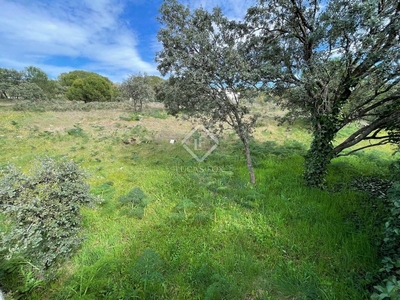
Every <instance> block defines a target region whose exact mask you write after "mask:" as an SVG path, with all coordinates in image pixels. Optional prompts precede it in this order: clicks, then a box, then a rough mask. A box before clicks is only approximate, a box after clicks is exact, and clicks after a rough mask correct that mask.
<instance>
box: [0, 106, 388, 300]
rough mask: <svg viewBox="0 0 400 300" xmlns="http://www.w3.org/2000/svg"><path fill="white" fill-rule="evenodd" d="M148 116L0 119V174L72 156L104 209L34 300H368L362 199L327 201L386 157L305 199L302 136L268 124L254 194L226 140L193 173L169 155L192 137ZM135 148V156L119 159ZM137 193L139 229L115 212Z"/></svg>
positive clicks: (367, 157)
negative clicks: (141, 210)
mask: <svg viewBox="0 0 400 300" xmlns="http://www.w3.org/2000/svg"><path fill="white" fill-rule="evenodd" d="M152 113H153V114H155V116H157V117H158V118H150V117H145V118H142V119H141V120H140V121H128V120H130V119H135V118H136V116H133V117H132V116H131V115H130V114H129V113H127V112H123V111H116V110H114V111H98V112H79V113H75V112H63V113H48V112H47V113H24V112H18V113H17V112H12V111H9V110H6V109H3V111H0V151H1V153H2V155H1V158H0V166H1V165H4V164H6V163H8V162H11V163H14V164H16V165H18V166H21V167H22V168H24V169H26V170H28V169H29V168H30V165H31V163H32V159H34V158H35V157H36V156H37V155H52V156H59V155H68V156H69V157H71V158H73V159H74V160H76V161H77V162H79V163H80V165H81V166H82V167H84V168H85V169H87V170H88V171H89V172H90V173H91V174H92V177H91V179H90V184H91V186H92V190H93V192H94V193H95V194H98V195H101V196H102V197H103V198H104V199H105V202H104V204H103V205H102V206H101V207H100V208H99V209H97V210H91V209H85V210H84V211H83V214H84V216H85V228H86V236H87V239H86V241H85V243H84V244H83V246H82V248H81V250H80V251H79V252H78V253H77V254H76V255H75V256H74V258H73V259H72V260H71V261H70V262H67V263H66V265H65V267H64V268H63V269H62V270H61V271H60V272H61V277H60V279H59V280H58V281H57V282H54V283H52V284H51V285H49V286H45V287H42V288H41V289H39V290H37V292H36V294H35V295H33V296H32V297H33V298H34V299H35V298H36V299H102V298H104V299H134V298H135V297H136V298H140V299H162V298H164V299H224V298H225V299H364V298H366V297H367V296H368V293H366V292H365V283H366V282H367V281H366V280H365V278H367V277H368V276H369V275H368V274H370V273H374V272H376V270H377V269H378V268H379V266H380V264H379V259H378V258H377V248H376V241H377V240H378V239H377V235H378V234H379V228H378V227H377V226H376V225H377V224H378V222H379V215H378V214H379V209H378V210H376V209H372V208H371V205H370V204H369V203H366V202H365V200H364V198H365V197H364V195H361V194H359V193H356V192H354V191H348V190H346V189H343V190H341V191H337V192H334V191H333V190H334V187H335V186H337V185H338V184H340V185H345V184H347V183H349V181H350V180H351V179H352V178H354V177H357V176H361V175H374V174H376V173H377V172H378V174H379V175H383V176H384V175H385V172H386V171H385V170H386V168H385V166H386V165H387V163H388V160H386V159H384V157H385V156H383V155H382V153H380V152H377V151H376V150H373V151H370V152H365V153H364V154H362V155H358V156H352V157H349V158H341V159H340V160H337V161H335V162H334V163H333V164H332V166H331V171H330V175H329V182H330V183H331V190H330V191H319V190H312V189H308V188H305V187H304V186H303V182H302V178H301V174H302V168H303V158H302V154H304V151H305V147H306V146H305V145H307V143H308V142H309V140H310V136H309V135H308V134H307V133H306V132H305V131H304V130H302V129H301V128H300V127H294V128H293V129H292V130H290V131H287V130H286V129H285V128H284V127H277V126H276V124H275V123H274V122H273V121H271V119H268V118H265V119H264V120H263V122H262V123H260V124H261V125H263V126H260V127H258V128H257V130H256V133H255V137H256V141H257V143H256V144H254V147H253V148H254V158H255V164H256V176H257V180H258V184H257V186H255V187H252V186H250V185H248V184H247V177H248V176H247V171H246V167H245V162H244V158H243V155H242V151H241V148H240V146H238V145H237V143H236V142H235V140H234V139H233V137H232V136H230V135H229V134H227V135H226V136H225V138H223V139H221V142H222V143H221V145H220V146H219V147H218V149H217V150H216V151H215V152H214V153H213V154H212V155H211V156H210V157H209V158H208V159H207V160H206V161H205V162H204V163H201V164H198V163H197V162H195V160H194V159H192V158H191V157H190V155H189V154H188V153H187V152H186V151H185V150H184V149H183V148H182V146H181V145H180V144H179V143H178V144H174V145H171V144H169V140H170V139H171V138H175V139H178V140H179V139H181V138H183V137H184V136H185V134H186V133H188V132H189V131H190V129H191V125H190V124H189V123H186V122H182V121H177V120H175V119H173V118H164V116H163V115H162V114H160V113H155V112H154V111H153V112H152ZM160 117H162V118H160ZM131 137H134V138H136V139H137V140H138V141H143V143H139V144H138V143H135V144H131V145H125V144H124V143H123V141H124V140H127V139H129V138H131ZM271 140H272V141H274V142H271ZM146 141H149V143H145V142H146ZM303 143H304V144H303ZM384 150H385V151H389V149H388V148H387V149H384ZM135 187H140V188H141V189H142V190H143V191H144V193H145V194H146V195H147V196H148V197H149V198H148V199H149V201H150V203H149V205H148V206H147V207H146V208H145V214H144V217H143V218H142V219H136V218H131V217H128V216H126V215H124V214H121V209H120V207H119V206H118V201H117V198H118V197H119V196H121V195H123V194H126V193H128V192H129V191H130V190H132V189H133V188H135Z"/></svg>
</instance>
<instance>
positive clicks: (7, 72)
mask: <svg viewBox="0 0 400 300" xmlns="http://www.w3.org/2000/svg"><path fill="white" fill-rule="evenodd" d="M22 77H23V73H22V72H18V71H17V70H14V69H6V68H0V98H8V97H10V95H9V91H10V89H11V88H12V87H14V86H18V85H19V84H20V83H21V82H22V81H23V80H22Z"/></svg>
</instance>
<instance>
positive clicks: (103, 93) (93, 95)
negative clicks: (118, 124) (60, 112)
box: [58, 70, 116, 102]
mask: <svg viewBox="0 0 400 300" xmlns="http://www.w3.org/2000/svg"><path fill="white" fill-rule="evenodd" d="M58 82H59V83H60V84H61V85H62V86H63V87H65V88H66V94H65V95H66V97H67V99H69V100H79V101H84V102H94V101H101V102H103V101H111V100H113V99H114V97H115V93H116V88H115V87H114V85H113V83H112V82H111V81H110V80H109V79H108V78H107V77H104V76H101V75H99V74H97V73H93V72H88V71H82V70H76V71H71V72H68V73H61V74H60V75H59V76H58Z"/></svg>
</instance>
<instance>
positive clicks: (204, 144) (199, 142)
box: [182, 125, 219, 162]
mask: <svg viewBox="0 0 400 300" xmlns="http://www.w3.org/2000/svg"><path fill="white" fill-rule="evenodd" d="M218 144H219V141H218V139H217V138H216V137H215V135H214V134H212V133H211V132H210V131H209V130H208V129H207V128H205V127H204V126H203V125H198V126H196V127H195V128H194V129H193V130H192V131H191V132H189V134H188V135H186V137H185V138H184V139H183V140H182V145H183V147H184V148H185V149H186V151H187V152H189V153H190V155H191V156H193V158H194V159H195V160H197V161H198V162H202V161H204V160H205V159H206V158H207V157H208V156H209V155H210V154H211V153H212V152H213V151H214V150H215V149H216V148H217V147H218ZM203 148H205V149H208V151H207V152H206V153H205V154H204V155H202V156H201V157H199V155H198V154H196V153H194V151H198V150H202V149H203Z"/></svg>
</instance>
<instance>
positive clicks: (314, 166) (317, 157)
mask: <svg viewBox="0 0 400 300" xmlns="http://www.w3.org/2000/svg"><path fill="white" fill-rule="evenodd" d="M322 118H323V117H322ZM322 118H321V119H320V120H319V121H317V125H316V128H315V129H314V139H313V141H312V143H311V147H310V149H309V150H308V152H307V155H306V157H305V171H304V179H305V181H306V184H307V185H308V186H312V187H317V188H321V189H323V188H324V187H325V185H326V178H325V177H326V175H327V172H328V165H329V163H330V162H331V160H332V158H333V157H334V150H333V145H332V141H333V138H334V137H335V134H336V131H335V129H334V126H333V123H332V122H329V121H327V120H325V121H323V119H322Z"/></svg>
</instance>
